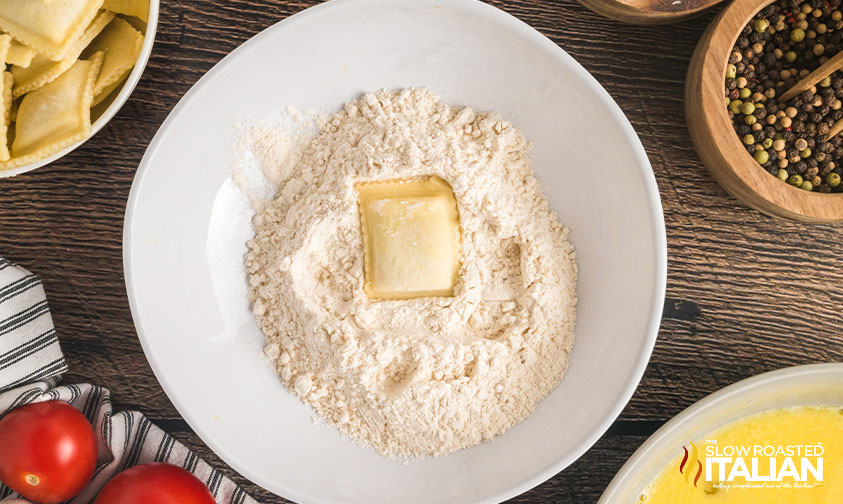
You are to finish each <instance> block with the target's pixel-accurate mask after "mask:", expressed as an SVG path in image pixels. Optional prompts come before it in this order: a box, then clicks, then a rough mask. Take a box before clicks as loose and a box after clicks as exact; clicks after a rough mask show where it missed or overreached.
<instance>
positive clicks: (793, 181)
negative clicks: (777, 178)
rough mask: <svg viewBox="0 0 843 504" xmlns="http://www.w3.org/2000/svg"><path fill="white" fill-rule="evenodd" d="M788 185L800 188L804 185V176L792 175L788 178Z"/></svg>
mask: <svg viewBox="0 0 843 504" xmlns="http://www.w3.org/2000/svg"><path fill="white" fill-rule="evenodd" d="M787 183H788V184H790V185H792V186H796V187H799V186H801V185H802V176H801V175H799V174H796V175H791V176H790V177H788V179H787Z"/></svg>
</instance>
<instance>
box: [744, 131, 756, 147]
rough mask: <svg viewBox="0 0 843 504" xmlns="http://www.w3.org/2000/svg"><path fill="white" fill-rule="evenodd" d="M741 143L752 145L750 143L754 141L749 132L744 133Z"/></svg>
mask: <svg viewBox="0 0 843 504" xmlns="http://www.w3.org/2000/svg"><path fill="white" fill-rule="evenodd" d="M743 143H744V144H745V145H752V144H754V143H755V137H754V136H752V134H751V133H747V134H746V135H744V136H743Z"/></svg>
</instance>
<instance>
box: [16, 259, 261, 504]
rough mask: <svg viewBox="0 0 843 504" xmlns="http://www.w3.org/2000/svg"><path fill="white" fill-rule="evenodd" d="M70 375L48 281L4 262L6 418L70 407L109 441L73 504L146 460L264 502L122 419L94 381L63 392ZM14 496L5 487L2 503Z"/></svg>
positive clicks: (238, 498)
mask: <svg viewBox="0 0 843 504" xmlns="http://www.w3.org/2000/svg"><path fill="white" fill-rule="evenodd" d="M66 370H67V364H66V363H65V360H64V357H63V355H62V353H61V348H60V347H59V342H58V339H57V338H56V331H55V328H54V327H53V320H52V317H51V316H50V310H49V308H48V306H47V298H46V296H45V295H44V288H43V287H42V286H41V281H40V280H39V279H38V277H36V276H35V275H33V274H31V273H30V272H28V271H26V270H25V269H23V268H20V267H18V266H16V265H14V264H12V263H10V262H9V261H7V260H6V259H4V258H2V257H0V418H2V416H3V415H5V414H6V413H7V412H9V411H11V410H12V409H14V408H15V407H17V406H20V405H22V404H28V403H32V402H40V401H54V400H60V401H65V402H67V403H70V404H72V405H73V406H75V407H76V408H77V409H79V410H80V411H81V412H82V413H84V414H85V416H86V417H88V419H89V420H90V421H91V424H92V425H93V426H94V430H95V432H97V433H98V435H99V437H100V440H101V443H100V444H99V447H100V452H99V463H98V465H97V471H96V473H95V474H94V477H93V479H92V480H91V483H90V484H89V485H88V486H87V487H86V488H85V490H83V491H82V493H81V494H79V495H78V496H76V497H75V498H73V499H72V500H70V501H69V502H70V503H72V504H88V503H90V502H92V501H93V500H94V498H95V497H96V495H97V493H98V492H99V491H100V489H101V488H102V487H103V485H105V483H106V482H108V480H110V479H111V478H112V477H113V476H114V475H116V474H117V473H118V472H120V471H122V470H123V469H125V468H127V467H131V466H133V465H136V464H142V463H144V462H169V463H171V464H177V465H180V466H181V467H184V468H185V469H187V470H188V471H190V472H192V473H193V474H195V475H196V476H197V477H198V478H199V479H200V480H202V481H204V482H205V484H206V485H207V486H208V488H209V489H210V490H211V492H212V493H213V494H214V497H215V498H216V500H217V502H218V503H221V504H255V503H256V502H257V501H255V500H254V499H252V498H251V497H250V496H248V495H247V494H246V493H245V492H244V491H243V490H242V489H240V488H239V487H238V486H237V485H235V484H234V483H233V482H232V481H231V480H229V479H228V478H226V477H225V476H223V475H222V473H220V472H219V471H217V470H216V469H214V468H212V467H211V466H209V465H208V464H207V463H206V462H204V461H203V460H202V459H200V458H199V457H198V456H197V455H196V454H194V453H193V452H191V451H190V450H188V449H187V448H186V447H185V446H184V445H182V444H181V443H179V442H178V441H176V440H175V439H173V438H172V437H171V436H169V435H168V434H167V433H165V432H164V431H162V430H161V429H159V428H158V427H156V426H155V425H154V424H152V422H150V421H149V420H148V419H146V418H145V417H144V416H143V415H142V414H140V413H139V412H137V411H128V412H126V411H123V412H119V413H114V412H113V411H112V409H111V397H110V394H109V391H108V390H106V389H104V388H102V387H99V386H97V385H90V384H87V383H85V384H80V385H64V386H57V385H58V382H59V380H60V379H61V374H62V373H64V372H65V371H66ZM14 495H16V494H14V492H12V491H11V490H10V489H9V488H7V487H5V486H4V485H2V484H0V499H2V498H4V497H9V496H14Z"/></svg>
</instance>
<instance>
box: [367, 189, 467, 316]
mask: <svg viewBox="0 0 843 504" xmlns="http://www.w3.org/2000/svg"><path fill="white" fill-rule="evenodd" d="M356 188H357V191H358V193H359V195H360V225H361V230H362V234H363V256H364V267H363V276H364V282H363V290H364V291H365V293H366V295H367V296H369V297H370V298H375V299H409V298H415V297H425V296H453V295H454V283H455V282H456V279H457V275H458V273H459V269H460V221H459V213H458V211H457V201H456V199H455V198H454V193H453V191H452V190H451V186H449V185H448V183H447V182H445V181H444V180H442V179H441V178H439V177H436V176H430V177H425V178H419V179H409V180H389V181H380V182H363V183H360V184H357V186H356Z"/></svg>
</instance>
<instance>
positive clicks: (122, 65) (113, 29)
mask: <svg viewBox="0 0 843 504" xmlns="http://www.w3.org/2000/svg"><path fill="white" fill-rule="evenodd" d="M142 46H143V34H142V33H140V32H139V31H137V30H135V29H134V28H133V27H132V25H130V24H129V23H128V22H127V21H126V20H125V19H122V18H119V17H118V18H114V19H113V20H112V21H111V22H110V23H109V24H108V26H106V27H105V29H104V30H103V31H102V33H100V34H99V35H98V36H97V38H96V39H94V41H93V42H91V43H90V44H89V45H88V47H87V48H86V49H85V52H84V53H82V54H83V56H88V55H90V54H93V53H95V52H98V51H103V52H105V60H104V61H103V62H102V69H100V74H99V77H97V83H96V84H94V102H93V103H92V105H91V106H95V105H97V104H98V103H99V102H101V101H102V100H104V99H105V97H106V96H108V94H109V93H111V91H113V90H114V89H115V88H117V86H119V85H120V83H122V82H123V80H125V79H126V77H128V75H129V72H131V71H132V68H134V66H135V62H136V61H137V59H138V56H139V55H140V52H141V47H142Z"/></svg>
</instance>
